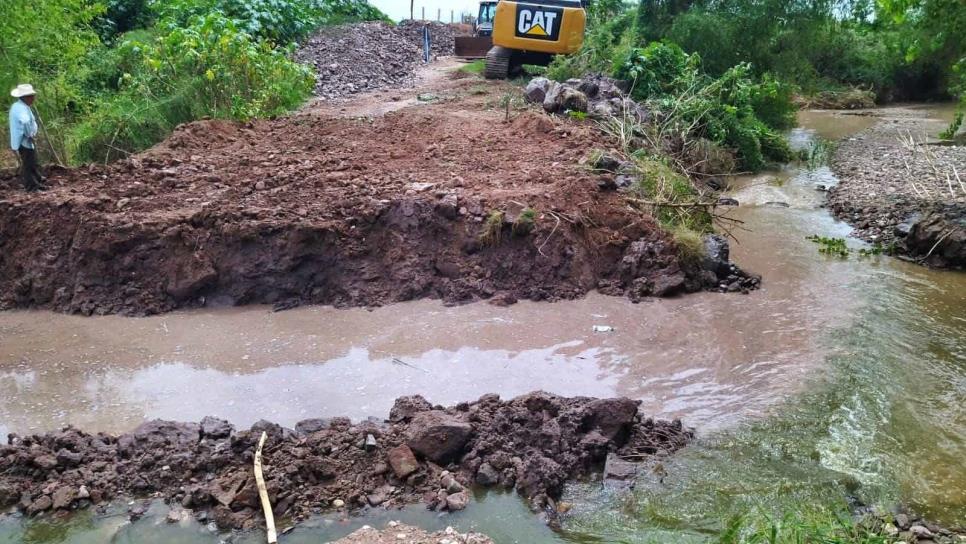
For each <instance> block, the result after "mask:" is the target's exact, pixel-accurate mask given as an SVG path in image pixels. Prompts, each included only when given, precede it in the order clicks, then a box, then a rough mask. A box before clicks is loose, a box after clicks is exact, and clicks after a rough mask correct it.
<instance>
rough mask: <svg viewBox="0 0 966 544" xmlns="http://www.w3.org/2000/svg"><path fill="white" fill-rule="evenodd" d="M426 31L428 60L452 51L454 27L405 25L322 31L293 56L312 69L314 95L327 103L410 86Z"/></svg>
mask: <svg viewBox="0 0 966 544" xmlns="http://www.w3.org/2000/svg"><path fill="white" fill-rule="evenodd" d="M424 26H427V27H428V28H429V29H430V35H431V36H432V47H431V51H432V57H433V58H436V57H441V56H449V55H452V54H453V53H454V47H455V46H454V37H455V36H456V35H457V33H458V31H457V29H456V27H455V26H451V25H446V24H442V23H435V22H427V23H423V22H420V21H403V22H402V23H399V24H398V25H391V24H389V23H384V22H367V23H356V24H349V25H340V26H335V27H323V28H322V29H321V30H319V31H318V32H317V33H315V34H313V35H312V36H310V37H309V38H308V39H307V40H306V41H305V42H304V43H302V44H301V45H300V47H299V48H298V50H297V51H296V52H295V58H296V60H298V61H299V62H301V63H304V64H307V65H309V66H312V67H313V68H314V69H315V71H316V84H315V94H316V96H319V97H320V98H324V99H330V98H338V97H344V96H350V95H353V94H357V93H361V92H365V91H371V90H376V89H382V88H386V87H398V86H400V85H407V84H412V83H413V81H414V77H415V74H416V68H417V67H418V66H419V65H421V64H422V63H423V37H422V33H423V27H424Z"/></svg>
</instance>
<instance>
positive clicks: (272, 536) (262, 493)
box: [255, 431, 278, 544]
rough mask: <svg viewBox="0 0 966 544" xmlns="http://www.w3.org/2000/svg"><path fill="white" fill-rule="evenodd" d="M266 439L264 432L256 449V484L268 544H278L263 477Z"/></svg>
mask: <svg viewBox="0 0 966 544" xmlns="http://www.w3.org/2000/svg"><path fill="white" fill-rule="evenodd" d="M266 438H268V433H266V432H265V431H262V437H261V438H260V439H259V440H258V447H257V448H255V483H256V484H257V485H258V498H260V499H261V500H262V510H264V511H265V531H266V533H268V534H267V536H268V544H276V543H277V542H278V534H277V533H276V532H275V515H274V514H272V503H271V502H270V501H269V500H268V490H267V489H266V488H265V476H264V475H262V447H264V446H265V439H266Z"/></svg>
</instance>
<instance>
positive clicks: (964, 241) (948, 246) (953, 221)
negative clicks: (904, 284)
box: [903, 206, 966, 268]
mask: <svg viewBox="0 0 966 544" xmlns="http://www.w3.org/2000/svg"><path fill="white" fill-rule="evenodd" d="M903 245H904V247H905V249H906V251H907V252H908V253H909V255H911V256H913V257H916V258H919V259H922V260H923V261H925V263H926V264H929V265H931V266H936V267H940V268H964V267H966V206H949V207H948V208H946V209H944V210H936V211H932V212H929V213H927V214H925V215H923V216H922V217H921V219H919V220H918V221H915V222H914V223H912V225H910V227H909V232H908V234H907V235H906V237H905V240H904V241H903Z"/></svg>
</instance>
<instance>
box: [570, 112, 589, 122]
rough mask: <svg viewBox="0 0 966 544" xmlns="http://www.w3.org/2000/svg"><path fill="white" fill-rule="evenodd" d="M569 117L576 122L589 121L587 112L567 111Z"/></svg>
mask: <svg viewBox="0 0 966 544" xmlns="http://www.w3.org/2000/svg"><path fill="white" fill-rule="evenodd" d="M567 115H568V116H569V117H570V118H571V119H573V120H574V121H583V120H585V119H587V112H585V111H576V110H567Z"/></svg>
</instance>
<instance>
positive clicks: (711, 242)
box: [701, 234, 731, 278]
mask: <svg viewBox="0 0 966 544" xmlns="http://www.w3.org/2000/svg"><path fill="white" fill-rule="evenodd" d="M730 253H731V250H730V248H729V246H728V241H727V240H725V238H724V237H723V236H720V235H718V234H709V235H707V236H705V237H704V258H703V260H702V263H701V267H702V268H703V269H705V270H708V271H710V272H714V274H715V276H717V277H721V278H724V277H727V276H728V274H730V273H731V267H730V265H731V262H730V259H731V255H730Z"/></svg>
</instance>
